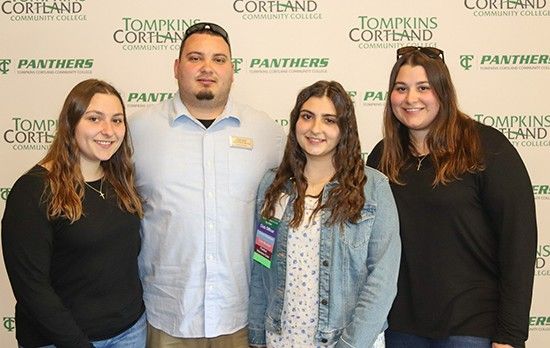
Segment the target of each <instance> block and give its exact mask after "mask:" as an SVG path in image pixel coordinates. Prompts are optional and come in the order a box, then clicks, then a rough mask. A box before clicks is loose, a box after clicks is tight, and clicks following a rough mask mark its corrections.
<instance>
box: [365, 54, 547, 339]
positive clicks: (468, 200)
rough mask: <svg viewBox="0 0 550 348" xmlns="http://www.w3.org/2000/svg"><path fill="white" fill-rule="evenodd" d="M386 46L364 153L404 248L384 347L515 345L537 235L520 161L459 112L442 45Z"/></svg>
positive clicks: (524, 320) (523, 325) (491, 132)
mask: <svg viewBox="0 0 550 348" xmlns="http://www.w3.org/2000/svg"><path fill="white" fill-rule="evenodd" d="M397 52H398V57H397V58H398V59H397V62H396V63H395V65H394V67H393V70H392V72H391V75H390V85H389V94H388V96H389V97H388V100H387V102H386V108H385V112H384V139H383V140H382V141H381V142H380V143H379V144H378V145H377V146H376V147H375V148H374V150H373V151H372V153H371V154H370V155H369V158H368V165H370V166H373V167H375V168H379V169H380V170H381V171H382V172H383V173H385V174H386V175H387V176H388V177H389V179H390V182H391V186H392V190H393V193H394V196H395V200H396V203H397V208H398V211H399V219H400V229H401V239H402V246H403V249H402V257H401V266H400V267H401V268H400V273H399V281H398V293H397V297H396V299H395V301H394V303H393V307H392V310H391V312H390V315H389V330H388V331H387V332H386V345H387V347H389V348H392V347H420V348H422V347H451V346H452V347H465V348H466V347H467V348H472V347H491V346H492V347H493V348H497V347H499V348H503V347H524V345H525V340H526V339H527V333H528V319H529V318H528V317H529V307H530V304H531V295H532V287H533V273H534V262H535V251H536V239H537V229H536V220H535V205H534V198H533V191H532V188H531V182H530V180H529V176H528V173H527V170H526V168H525V166H524V164H523V162H522V160H521V158H520V156H519V155H518V153H517V151H516V150H515V148H514V147H513V146H512V144H511V143H510V142H509V141H508V140H507V139H506V137H505V136H504V135H502V134H501V133H500V132H498V131H497V130H495V129H493V128H491V127H487V126H484V125H482V124H479V123H477V122H475V121H473V120H472V119H471V118H469V117H468V116H467V115H465V114H464V113H462V112H461V111H460V110H459V109H458V107H457V99H456V95H455V90H454V87H453V84H452V81H451V77H450V74H449V71H448V69H447V66H446V65H445V63H444V59H443V51H441V50H439V49H436V48H428V47H405V48H401V49H399V50H398V51H397Z"/></svg>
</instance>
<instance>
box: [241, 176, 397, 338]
mask: <svg viewBox="0 0 550 348" xmlns="http://www.w3.org/2000/svg"><path fill="white" fill-rule="evenodd" d="M365 175H366V176H367V183H366V184H365V186H364V192H365V198H366V202H365V205H364V207H363V211H362V212H361V218H360V220H359V221H358V222H357V223H353V224H352V223H345V224H344V225H343V228H342V229H340V225H339V224H337V225H335V226H328V225H327V223H326V222H327V220H328V218H329V216H330V213H329V212H327V211H322V212H321V221H322V223H323V225H322V228H321V240H320V250H319V256H320V264H319V323H318V329H317V334H316V339H317V340H318V342H319V344H321V345H330V344H333V343H335V342H336V347H371V346H372V345H373V343H374V342H375V340H376V338H377V336H378V335H379V334H380V333H381V332H383V331H384V330H385V329H386V327H387V323H386V317H387V314H388V312H389V310H390V307H391V304H392V302H393V299H394V297H395V294H396V292H397V286H396V284H397V274H398V270H399V261H400V255H401V242H400V239H399V222H398V215H397V209H396V206H395V201H394V199H393V195H392V192H391V189H390V186H389V183H388V179H387V178H386V177H385V176H384V175H383V174H381V173H380V172H378V171H377V170H375V169H372V168H369V167H366V168H365ZM274 176H275V171H274V170H271V171H269V172H267V173H266V175H265V176H264V178H263V179H262V182H261V184H260V187H259V189H258V197H257V200H256V221H257V217H258V214H259V210H260V208H261V207H262V206H263V203H264V197H265V192H266V190H267V188H268V187H269V185H270V184H271V182H272V181H273V179H274ZM337 184H338V183H336V182H331V183H329V184H327V186H326V187H325V190H324V191H323V197H322V199H323V201H326V199H327V197H328V195H329V194H330V191H331V190H332V189H333V188H334V187H335V186H336V185H337ZM287 188H288V193H290V198H289V201H288V204H287V206H286V208H285V212H284V214H283V217H282V219H281V223H280V225H279V231H278V235H277V239H276V242H275V248H274V250H273V258H272V265H271V269H267V268H265V267H263V266H261V265H260V264H258V263H256V262H253V265H252V278H251V287H250V306H249V326H248V328H249V342H250V343H251V344H254V345H261V344H265V330H270V331H273V332H281V313H282V308H283V302H284V293H285V280H286V279H285V278H286V243H287V235H288V228H289V227H288V224H289V222H290V220H291V219H292V216H293V215H294V214H293V208H292V204H293V202H294V200H295V195H294V194H293V193H291V192H290V183H289V185H288V186H287Z"/></svg>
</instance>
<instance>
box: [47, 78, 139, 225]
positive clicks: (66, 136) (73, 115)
mask: <svg viewBox="0 0 550 348" xmlns="http://www.w3.org/2000/svg"><path fill="white" fill-rule="evenodd" d="M96 93H103V94H109V95H114V96H116V97H117V98H118V100H119V101H120V104H121V105H122V110H123V114H124V125H125V127H126V132H125V133H124V139H123V140H122V144H121V145H120V147H119V148H118V150H117V151H116V152H115V153H114V154H113V156H112V157H111V158H110V159H109V160H107V161H102V162H101V167H102V168H103V173H104V180H105V181H106V182H108V183H109V184H111V186H112V187H113V189H114V191H115V194H116V196H117V201H118V205H119V207H120V208H121V209H123V210H125V211H127V212H130V213H133V214H137V215H138V216H140V217H142V216H143V208H142V205H141V201H140V197H139V195H138V193H137V191H136V188H135V186H134V171H133V163H132V161H131V156H132V147H131V143H130V136H129V133H128V124H127V120H126V108H125V107H124V102H123V101H122V97H121V96H120V94H119V93H118V91H117V90H116V89H115V88H114V87H113V86H111V85H110V84H108V83H106V82H104V81H101V80H96V79H89V80H84V81H82V82H80V83H79V84H77V85H76V86H74V87H73V89H72V90H71V91H70V92H69V94H68V95H67V98H66V99H65V102H64V104H63V108H62V109H61V112H60V114H59V120H58V126H57V133H56V135H55V137H54V140H53V142H52V145H51V146H50V148H49V150H48V153H47V154H46V156H45V157H44V158H43V159H42V160H41V161H40V162H39V164H47V165H48V167H49V168H48V170H49V171H48V174H47V183H46V187H45V190H44V199H45V201H46V202H47V206H48V217H49V218H50V219H53V218H56V217H65V218H67V219H69V220H70V221H71V223H72V222H75V221H77V220H78V219H80V217H81V216H82V215H83V210H82V198H83V197H84V191H85V186H84V185H85V184H84V177H83V176H82V172H81V169H80V156H81V154H80V150H79V147H78V145H77V142H76V139H75V129H76V126H77V125H78V123H79V122H80V119H81V118H82V116H83V115H84V113H85V112H86V109H87V108H88V106H89V105H90V101H91V99H92V97H93V96H94V95H95V94H96Z"/></svg>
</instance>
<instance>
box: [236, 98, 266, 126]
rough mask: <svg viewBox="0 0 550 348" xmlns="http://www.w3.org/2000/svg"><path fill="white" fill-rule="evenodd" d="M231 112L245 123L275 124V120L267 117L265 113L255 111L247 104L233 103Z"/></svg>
mask: <svg viewBox="0 0 550 348" xmlns="http://www.w3.org/2000/svg"><path fill="white" fill-rule="evenodd" d="M233 110H234V112H235V114H236V115H237V116H238V117H239V118H241V119H243V120H245V121H246V122H256V123H262V122H264V123H275V120H273V119H272V118H271V117H269V115H268V114H267V113H266V112H265V111H262V110H259V109H256V108H255V107H253V106H251V105H248V104H244V103H240V102H236V101H233Z"/></svg>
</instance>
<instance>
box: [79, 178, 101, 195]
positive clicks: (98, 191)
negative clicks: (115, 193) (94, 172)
mask: <svg viewBox="0 0 550 348" xmlns="http://www.w3.org/2000/svg"><path fill="white" fill-rule="evenodd" d="M84 185H86V186H88V187H89V188H91V189H92V190H94V191H95V192H97V193H99V195H100V196H101V198H103V199H105V193H103V178H101V184H99V190H98V189H96V188H95V187H93V186H92V185H90V184H88V183H87V182H86V181H84Z"/></svg>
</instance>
